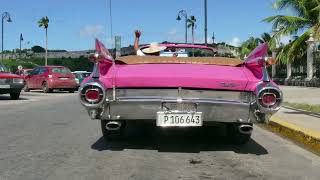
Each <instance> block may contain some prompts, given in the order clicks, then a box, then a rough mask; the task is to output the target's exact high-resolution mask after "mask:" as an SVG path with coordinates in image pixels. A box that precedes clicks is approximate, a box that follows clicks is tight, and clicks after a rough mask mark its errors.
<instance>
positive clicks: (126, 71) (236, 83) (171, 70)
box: [100, 64, 248, 91]
mask: <svg viewBox="0 0 320 180" xmlns="http://www.w3.org/2000/svg"><path fill="white" fill-rule="evenodd" d="M243 68H245V67H234V66H219V65H202V64H136V65H116V68H115V69H116V73H115V74H116V77H115V85H116V87H117V88H140V87H141V88H142V87H144V88H174V87H184V88H199V89H223V90H237V91H243V90H245V88H246V85H247V83H248V79H247V77H246V75H245V74H244V72H243ZM113 74H114V72H113V68H110V70H109V71H108V72H107V74H106V75H105V76H102V77H100V80H101V81H102V82H104V84H105V85H106V86H107V87H108V88H111V87H112V82H113V79H112V77H113Z"/></svg>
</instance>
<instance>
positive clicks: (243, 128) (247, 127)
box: [238, 124, 253, 134]
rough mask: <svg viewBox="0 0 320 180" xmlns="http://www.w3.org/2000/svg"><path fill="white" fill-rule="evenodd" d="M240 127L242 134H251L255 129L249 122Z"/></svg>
mask: <svg viewBox="0 0 320 180" xmlns="http://www.w3.org/2000/svg"><path fill="white" fill-rule="evenodd" d="M238 128H239V132H240V133H242V134H251V133H252V130H253V127H252V126H251V125H247V124H243V125H240V126H239V127H238Z"/></svg>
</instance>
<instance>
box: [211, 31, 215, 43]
mask: <svg viewBox="0 0 320 180" xmlns="http://www.w3.org/2000/svg"><path fill="white" fill-rule="evenodd" d="M215 39H216V37H215V36H214V32H212V44H214V40H215Z"/></svg>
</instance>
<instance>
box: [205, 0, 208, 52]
mask: <svg viewBox="0 0 320 180" xmlns="http://www.w3.org/2000/svg"><path fill="white" fill-rule="evenodd" d="M207 10H208V6H207V0H204V43H205V45H206V46H207V45H208V23H207V22H208V11H207Z"/></svg>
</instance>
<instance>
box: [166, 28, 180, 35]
mask: <svg viewBox="0 0 320 180" xmlns="http://www.w3.org/2000/svg"><path fill="white" fill-rule="evenodd" d="M177 34H178V29H177V28H172V29H171V30H170V31H169V32H168V35H170V36H176V35H177Z"/></svg>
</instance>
